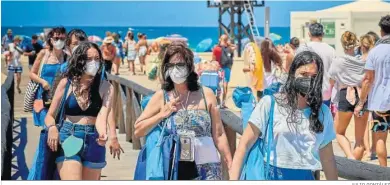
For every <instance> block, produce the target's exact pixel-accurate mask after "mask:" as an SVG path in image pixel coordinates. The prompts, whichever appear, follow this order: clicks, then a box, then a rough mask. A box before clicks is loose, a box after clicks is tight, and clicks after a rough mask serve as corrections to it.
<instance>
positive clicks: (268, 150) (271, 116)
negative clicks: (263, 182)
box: [263, 95, 276, 179]
mask: <svg viewBox="0 0 390 185" xmlns="http://www.w3.org/2000/svg"><path fill="white" fill-rule="evenodd" d="M270 97H271V108H270V111H269V118H268V123H267V127H268V129H267V131H266V137H267V142H264V143H267V146H266V147H267V148H266V151H265V154H266V156H267V161H266V164H265V177H266V179H269V169H270V162H271V148H272V145H273V138H274V134H273V133H274V112H275V111H274V109H275V97H274V96H272V95H270ZM264 138H265V137H264ZM263 149H264V147H263ZM275 161H276V158H275V156H274V162H275Z"/></svg>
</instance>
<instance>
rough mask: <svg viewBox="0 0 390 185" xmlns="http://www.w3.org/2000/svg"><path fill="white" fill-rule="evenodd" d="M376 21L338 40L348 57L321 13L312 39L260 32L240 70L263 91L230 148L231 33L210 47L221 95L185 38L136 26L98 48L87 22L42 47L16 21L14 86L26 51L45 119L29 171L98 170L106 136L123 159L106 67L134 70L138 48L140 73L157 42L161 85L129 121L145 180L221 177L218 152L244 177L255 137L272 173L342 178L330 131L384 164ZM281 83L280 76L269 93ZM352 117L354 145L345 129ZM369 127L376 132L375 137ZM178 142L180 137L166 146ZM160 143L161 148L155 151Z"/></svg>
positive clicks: (93, 174) (387, 89)
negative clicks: (328, 38)
mask: <svg viewBox="0 0 390 185" xmlns="http://www.w3.org/2000/svg"><path fill="white" fill-rule="evenodd" d="M379 27H380V32H381V36H380V37H379V36H378V35H374V33H373V32H369V33H367V34H365V35H362V36H361V37H360V39H358V36H357V35H356V34H354V33H353V32H350V31H346V32H345V33H344V34H343V35H342V37H341V39H340V41H341V44H342V46H343V49H344V54H343V55H341V56H338V55H336V52H335V50H334V48H332V47H331V46H330V45H328V44H326V43H325V42H323V40H322V39H323V36H324V28H323V26H322V25H321V24H320V23H312V24H310V26H309V36H310V42H307V43H300V41H299V39H298V38H292V39H291V41H290V43H288V44H287V45H286V46H284V47H280V46H275V45H274V43H273V42H272V40H270V39H265V40H264V41H263V42H261V43H260V45H259V47H258V49H259V51H260V53H259V55H258V56H261V60H258V59H248V60H251V61H250V62H249V65H248V66H246V67H245V68H244V69H243V72H245V73H248V72H249V73H250V74H251V76H252V83H251V85H252V86H253V87H252V88H253V89H254V90H255V92H254V93H255V95H256V96H257V101H258V102H257V104H256V106H255V108H254V109H253V112H252V114H251V116H250V118H249V121H248V126H247V127H246V128H245V130H244V132H243V135H242V137H241V139H240V142H239V145H238V148H237V150H236V152H235V154H234V155H233V154H232V153H231V152H230V146H229V143H228V140H227V136H226V133H225V130H224V127H223V124H222V121H221V115H220V111H219V108H220V107H219V106H218V105H219V104H221V107H222V108H225V107H226V105H225V101H226V93H227V89H228V85H229V81H230V76H231V69H232V66H233V65H234V61H233V59H234V58H233V53H234V50H235V49H236V46H235V45H234V44H232V43H230V41H229V38H228V36H227V35H223V36H222V37H221V38H220V40H219V43H218V45H217V46H216V47H215V48H214V50H213V60H215V61H217V63H216V64H218V69H220V70H221V71H222V73H223V75H224V76H223V78H224V81H223V82H224V84H223V94H222V98H221V102H219V99H220V98H219V97H218V94H216V93H214V91H213V90H211V89H209V88H207V87H204V86H202V84H200V83H199V75H198V71H197V70H198V69H197V68H196V67H195V64H194V53H193V52H192V51H191V50H190V49H189V48H188V46H187V44H186V43H183V42H178V41H172V42H165V43H163V42H162V43H160V44H157V46H156V45H153V46H151V47H149V46H148V43H147V41H146V35H145V34H138V35H137V37H138V42H136V41H135V40H134V34H133V32H131V31H129V32H128V33H127V34H126V38H125V42H124V43H122V42H120V40H119V36H118V34H112V33H107V34H106V38H105V39H104V40H103V44H102V45H101V46H100V47H99V46H98V45H97V44H95V43H92V42H89V41H88V37H87V34H86V33H85V32H84V31H83V30H80V29H74V30H71V31H70V32H69V33H67V32H66V29H65V28H63V27H56V28H53V29H51V31H50V32H49V33H48V34H47V36H46V41H45V46H42V45H40V44H39V43H38V42H37V37H36V36H33V37H32V41H31V46H29V47H24V48H20V47H19V44H20V41H21V39H20V38H18V37H13V36H12V31H10V30H9V31H8V32H7V33H8V35H7V36H6V37H5V39H3V40H2V44H3V46H6V51H7V52H6V53H5V56H6V61H7V66H8V70H9V71H13V72H15V74H16V75H17V87H16V88H17V89H18V91H19V93H20V92H21V90H20V87H19V84H20V74H21V72H22V67H21V66H22V65H21V63H20V56H21V55H25V56H28V57H29V64H30V68H31V69H30V78H31V80H32V81H34V82H35V83H37V84H39V86H38V88H37V90H36V93H35V96H34V103H33V118H34V124H35V125H36V126H39V127H42V129H43V130H44V132H43V133H44V134H41V135H40V137H41V138H40V139H39V140H40V141H42V140H45V141H44V142H43V143H40V144H39V146H38V148H37V153H36V155H35V157H34V161H33V168H32V170H30V174H29V179H31V180H34V179H35V180H44V179H53V178H54V177H53V176H51V177H47V176H45V177H43V175H42V174H43V173H44V172H45V171H47V170H51V169H50V168H49V167H48V164H49V163H50V162H52V163H53V164H55V168H56V170H57V172H58V175H59V178H60V179H61V180H99V179H100V176H101V171H102V169H103V168H104V167H105V166H106V165H107V163H106V142H107V141H108V140H110V141H111V142H110V144H109V147H110V150H111V153H112V154H113V155H114V156H118V158H119V156H120V154H121V153H122V152H123V150H122V148H121V146H120V145H119V143H118V138H117V136H116V131H115V128H116V123H115V119H114V115H115V114H114V113H113V111H114V110H113V109H112V108H111V107H112V105H113V104H114V103H115V102H112V100H113V95H114V93H115V92H114V88H113V86H112V85H111V84H110V82H109V81H108V80H107V77H106V72H107V73H110V72H111V71H112V72H113V73H114V74H119V65H120V63H123V60H124V59H125V60H127V61H128V68H129V71H130V72H131V74H135V71H136V70H135V65H134V62H135V60H136V58H137V57H138V58H139V61H140V71H141V74H146V67H145V64H146V63H145V57H146V55H147V54H149V53H150V52H151V51H152V50H153V51H155V52H159V55H158V57H157V58H156V63H158V65H157V66H158V67H157V68H158V69H157V71H156V74H157V75H155V76H154V77H153V79H157V78H158V79H159V80H160V82H161V90H159V91H157V92H156V93H154V94H153V95H152V96H151V98H150V100H149V102H148V103H147V104H146V107H144V108H143V111H142V113H141V115H140V117H139V118H138V119H137V120H136V122H135V129H134V135H135V136H136V137H145V138H146V145H145V149H146V164H147V165H146V167H145V168H146V169H143V168H141V169H143V170H144V171H145V172H140V171H138V173H137V174H139V173H144V174H146V175H145V177H142V178H143V180H149V179H156V178H160V176H157V175H156V174H164V173H165V168H167V167H166V166H168V168H167V169H168V170H167V171H168V174H166V175H163V176H164V177H163V178H162V179H160V180H164V179H166V180H168V179H177V180H190V179H194V180H222V171H221V169H222V165H221V160H223V161H224V162H225V163H226V164H227V165H226V166H227V168H228V171H229V176H230V179H231V180H238V179H242V173H244V172H243V171H242V169H243V166H244V165H249V166H250V164H247V162H248V161H251V160H248V159H247V157H248V155H247V154H248V152H250V151H252V150H251V148H252V147H254V146H255V145H257V144H256V143H257V141H258V140H259V138H260V140H263V141H264V143H266V145H267V146H269V153H268V154H267V157H269V156H270V160H269V164H270V166H269V168H267V170H266V171H265V173H266V174H267V176H268V179H271V180H293V179H295V180H303V179H306V180H314V179H315V177H314V172H315V171H318V170H323V171H324V173H325V176H326V179H328V180H337V178H338V174H337V168H336V162H335V159H334V154H333V146H332V141H333V140H334V139H337V141H338V143H339V144H340V146H341V148H342V149H343V151H344V152H345V154H346V157H348V158H349V159H353V160H362V158H363V157H364V156H365V155H366V156H367V155H368V156H372V155H377V156H378V159H379V164H380V165H381V166H387V149H386V139H387V135H388V132H389V126H388V124H389V120H390V84H389V83H390V81H389V79H390V73H389V71H390V65H389V64H390V58H389V56H390V52H389V51H390V15H387V16H384V17H383V18H382V19H381V20H380V21H379ZM255 48H256V47H255ZM255 50H257V49H255ZM122 51H125V52H122ZM123 53H125V54H123ZM260 73H261V74H260ZM274 83H278V84H281V86H280V88H279V89H278V90H277V91H276V92H274V93H273V94H270V93H269V88H270V87H273V84H274ZM266 92H267V93H266ZM370 115H371V119H370V118H369V117H370ZM352 117H354V123H355V146H354V147H353V149H352V148H351V147H350V146H351V144H350V141H349V140H348V138H347V137H346V136H345V132H346V128H347V127H348V125H349V123H350V120H351V118H352ZM369 123H371V125H372V127H369V126H368V125H370V124H369ZM269 129H271V137H270V136H269ZM369 133H372V136H373V137H372V138H373V139H372V143H369V142H368V141H369ZM154 136H156V137H154ZM172 143H174V144H173V145H175V146H179V147H174V148H170V147H172V146H171V145H172ZM160 145H163V146H164V147H163V148H162V149H158V150H156V148H159V147H161V146H160ZM371 145H372V146H371ZM45 148H49V149H50V151H51V152H53V153H55V158H53V161H47V160H41V157H42V156H43V157H44V156H45V155H44V154H43V153H45V152H44V151H43V150H45ZM168 149H169V151H164V152H162V151H163V150H168ZM176 150H179V151H178V152H176ZM156 152H157V153H156ZM158 152H159V153H158ZM155 154H159V155H155ZM177 154H179V155H178V156H177ZM163 155H169V156H168V157H166V156H164V157H161V158H162V159H163V160H169V161H163V162H161V164H160V163H156V164H154V163H153V160H155V159H156V157H158V156H163ZM173 156H175V157H173ZM176 156H177V157H176ZM50 159H52V158H50ZM261 160H263V159H261ZM148 162H151V163H153V164H151V163H148ZM167 164H168V165H167ZM137 165H138V164H137ZM159 165H162V166H163V167H161V168H160V166H159ZM262 167H264V166H262ZM255 168H261V167H260V166H259V167H257V166H255ZM163 169H164V170H163ZM178 169H179V170H178ZM137 170H139V169H136V171H137ZM156 170H157V171H156ZM158 170H160V171H158ZM254 171H256V170H254ZM45 174H46V173H45ZM137 178H141V177H139V176H137Z"/></svg>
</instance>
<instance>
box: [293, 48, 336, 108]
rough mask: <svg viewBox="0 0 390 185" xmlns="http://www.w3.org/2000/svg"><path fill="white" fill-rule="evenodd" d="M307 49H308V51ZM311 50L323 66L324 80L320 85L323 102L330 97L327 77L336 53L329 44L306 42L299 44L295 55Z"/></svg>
mask: <svg viewBox="0 0 390 185" xmlns="http://www.w3.org/2000/svg"><path fill="white" fill-rule="evenodd" d="M307 47H309V48H310V49H308V48H307ZM307 50H311V51H314V52H315V53H317V54H318V55H319V56H320V57H321V59H322V62H323V64H324V80H323V82H322V83H323V84H322V99H323V100H324V101H326V100H329V99H330V97H331V96H332V89H331V88H330V83H329V79H330V75H329V69H330V66H331V64H332V61H333V60H334V58H335V57H336V51H335V49H334V48H332V47H331V46H329V44H327V43H324V42H308V43H306V44H301V46H299V48H298V49H297V52H296V53H297V54H298V53H300V52H302V51H307Z"/></svg>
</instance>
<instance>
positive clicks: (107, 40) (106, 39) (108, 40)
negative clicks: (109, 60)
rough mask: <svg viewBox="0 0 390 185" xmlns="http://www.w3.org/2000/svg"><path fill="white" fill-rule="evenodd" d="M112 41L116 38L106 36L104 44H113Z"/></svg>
mask: <svg viewBox="0 0 390 185" xmlns="http://www.w3.org/2000/svg"><path fill="white" fill-rule="evenodd" d="M112 42H114V38H113V37H112V36H109V37H106V38H104V40H103V43H104V44H111V43H112Z"/></svg>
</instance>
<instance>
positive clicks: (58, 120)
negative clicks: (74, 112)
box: [56, 79, 70, 127]
mask: <svg viewBox="0 0 390 185" xmlns="http://www.w3.org/2000/svg"><path fill="white" fill-rule="evenodd" d="M69 87H70V80H69V79H67V82H66V86H65V90H64V94H63V96H62V98H61V103H60V107H59V109H58V110H59V111H58V113H57V115H56V125H57V126H58V127H61V126H62V121H63V120H64V113H65V112H64V107H65V102H66V100H67V96H68V91H69Z"/></svg>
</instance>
